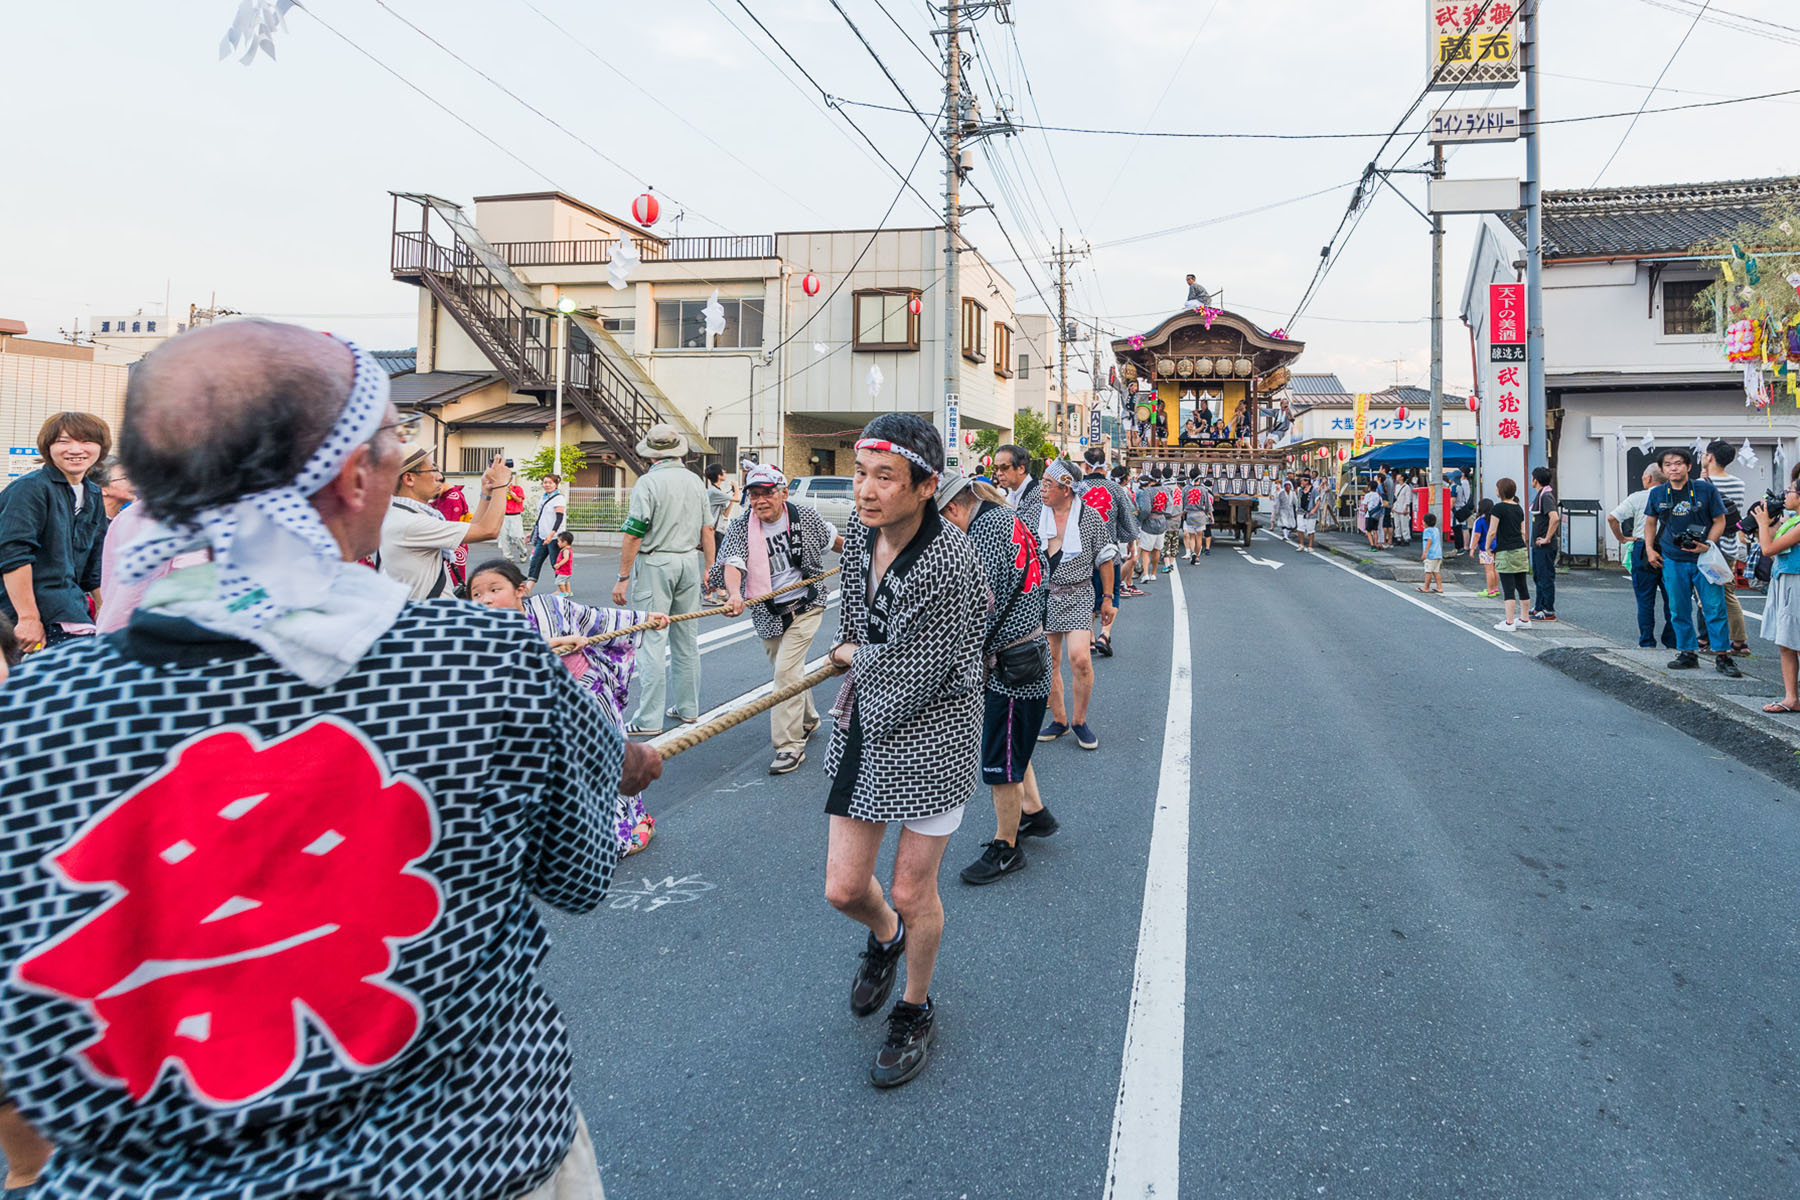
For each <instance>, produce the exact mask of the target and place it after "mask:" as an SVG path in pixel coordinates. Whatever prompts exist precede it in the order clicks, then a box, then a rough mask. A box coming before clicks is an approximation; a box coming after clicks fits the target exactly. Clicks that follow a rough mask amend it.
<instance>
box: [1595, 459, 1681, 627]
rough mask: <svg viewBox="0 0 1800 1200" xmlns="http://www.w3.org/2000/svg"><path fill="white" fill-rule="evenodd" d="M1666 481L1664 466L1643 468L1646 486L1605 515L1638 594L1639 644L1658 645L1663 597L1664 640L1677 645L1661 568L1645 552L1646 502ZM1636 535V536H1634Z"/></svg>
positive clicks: (1635, 592) (1632, 585) (1632, 584)
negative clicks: (1658, 600) (1658, 615)
mask: <svg viewBox="0 0 1800 1200" xmlns="http://www.w3.org/2000/svg"><path fill="white" fill-rule="evenodd" d="M1662 481H1663V473H1662V468H1661V467H1658V466H1649V467H1645V468H1644V475H1643V480H1642V482H1643V485H1644V486H1643V487H1642V488H1640V489H1639V490H1637V491H1635V492H1633V493H1631V495H1629V496H1627V497H1625V500H1624V502H1623V503H1621V504H1620V505H1619V507H1617V508H1615V509H1613V510H1612V511H1611V512H1610V513H1608V514H1607V515H1606V523H1607V525H1609V526H1611V528H1612V535H1613V536H1614V537H1615V538H1617V539H1619V544H1620V545H1621V546H1623V547H1625V569H1626V571H1628V572H1630V574H1631V590H1632V592H1633V593H1634V594H1635V595H1636V596H1637V620H1638V646H1639V647H1640V648H1642V649H1646V650H1649V649H1654V648H1655V647H1656V597H1657V596H1658V595H1659V594H1660V595H1661V596H1662V601H1663V632H1662V644H1663V645H1664V646H1666V647H1668V648H1669V649H1670V650H1673V649H1674V648H1675V628H1674V625H1673V623H1672V622H1671V621H1670V619H1669V594H1668V593H1667V592H1665V591H1663V583H1662V571H1661V570H1660V569H1658V568H1655V567H1652V566H1651V565H1650V563H1649V560H1648V558H1647V555H1646V550H1645V547H1644V539H1643V537H1642V534H1643V530H1642V529H1641V528H1640V527H1641V526H1642V525H1643V523H1644V506H1645V505H1646V504H1647V503H1648V502H1649V500H1650V489H1651V488H1654V487H1655V486H1656V485H1657V484H1659V483H1661V482H1662ZM1634 539H1635V540H1634Z"/></svg>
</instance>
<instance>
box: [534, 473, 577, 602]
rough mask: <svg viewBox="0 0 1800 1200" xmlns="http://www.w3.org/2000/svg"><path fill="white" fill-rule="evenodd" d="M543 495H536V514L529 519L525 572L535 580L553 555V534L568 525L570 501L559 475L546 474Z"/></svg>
mask: <svg viewBox="0 0 1800 1200" xmlns="http://www.w3.org/2000/svg"><path fill="white" fill-rule="evenodd" d="M543 487H544V494H543V495H541V496H539V497H538V502H537V510H536V511H537V515H536V516H535V517H533V518H532V521H531V540H532V547H531V563H530V565H528V566H527V567H526V568H525V573H526V574H527V575H529V576H531V578H532V581H533V582H536V581H537V580H538V579H539V578H540V577H541V576H542V575H543V573H544V564H545V563H547V562H549V561H550V559H551V558H552V557H553V556H554V555H555V554H556V535H557V534H559V533H561V532H562V531H563V530H564V529H566V528H568V524H569V521H568V509H569V501H568V498H567V497H566V496H564V495H563V493H562V476H561V475H546V476H544V481H543Z"/></svg>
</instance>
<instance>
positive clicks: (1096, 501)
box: [1081, 484, 1113, 521]
mask: <svg viewBox="0 0 1800 1200" xmlns="http://www.w3.org/2000/svg"><path fill="white" fill-rule="evenodd" d="M1081 502H1082V503H1083V504H1085V505H1087V506H1088V507H1089V508H1091V509H1093V510H1094V511H1095V512H1097V513H1099V514H1100V519H1101V520H1103V521H1111V520H1112V508H1113V499H1112V493H1111V492H1110V491H1108V490H1107V489H1106V488H1104V487H1101V486H1100V485H1098V484H1096V485H1095V486H1093V487H1091V488H1089V489H1088V490H1087V491H1085V492H1083V493H1082V494H1081Z"/></svg>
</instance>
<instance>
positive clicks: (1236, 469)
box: [1112, 304, 1306, 546]
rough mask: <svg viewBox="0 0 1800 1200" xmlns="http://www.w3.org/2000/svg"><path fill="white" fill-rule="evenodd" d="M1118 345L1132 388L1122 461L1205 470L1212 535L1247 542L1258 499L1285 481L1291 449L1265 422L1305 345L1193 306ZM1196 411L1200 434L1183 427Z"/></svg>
mask: <svg viewBox="0 0 1800 1200" xmlns="http://www.w3.org/2000/svg"><path fill="white" fill-rule="evenodd" d="M1112 348H1113V360H1114V362H1115V363H1116V364H1117V366H1118V371H1119V378H1120V380H1121V382H1122V384H1123V385H1124V388H1125V398H1126V417H1127V420H1128V422H1129V423H1130V432H1129V433H1128V435H1127V437H1126V438H1125V441H1126V447H1125V462H1126V465H1127V466H1128V467H1129V468H1130V470H1131V472H1132V475H1133V477H1136V476H1137V475H1139V474H1142V473H1143V472H1144V471H1146V470H1153V471H1154V470H1160V469H1161V468H1162V467H1165V466H1167V467H1171V468H1173V470H1174V471H1175V473H1176V474H1178V475H1181V476H1183V477H1185V476H1186V475H1187V473H1188V472H1189V471H1190V470H1194V469H1198V470H1199V472H1200V474H1201V476H1202V477H1203V478H1205V479H1209V480H1212V481H1213V492H1214V495H1215V496H1216V497H1217V501H1216V504H1215V506H1214V510H1213V527H1214V530H1215V532H1216V533H1218V534H1221V535H1223V534H1225V533H1227V532H1235V533H1236V534H1237V535H1238V537H1239V538H1240V539H1242V541H1243V544H1244V545H1246V546H1247V545H1249V544H1250V535H1251V534H1252V533H1254V532H1255V529H1256V524H1255V514H1256V507H1257V502H1258V501H1259V500H1260V499H1261V498H1262V497H1265V496H1272V495H1273V494H1274V492H1275V489H1276V488H1278V487H1280V486H1281V482H1280V481H1281V479H1282V477H1283V476H1284V475H1286V474H1287V471H1288V469H1289V467H1290V466H1291V463H1290V458H1291V456H1292V453H1293V452H1292V451H1290V450H1278V449H1275V448H1273V446H1272V445H1271V444H1270V443H1272V442H1273V440H1274V439H1273V438H1272V437H1271V436H1270V435H1269V434H1268V432H1267V431H1266V430H1265V425H1266V424H1267V422H1266V421H1265V419H1264V418H1265V416H1266V415H1267V414H1269V413H1270V412H1272V410H1273V408H1274V406H1275V399H1274V397H1275V394H1276V393H1277V392H1279V391H1280V390H1281V389H1283V388H1285V387H1286V386H1287V384H1288V381H1289V379H1290V377H1291V372H1292V367H1293V363H1294V361H1295V360H1296V359H1298V358H1299V357H1300V355H1301V354H1302V353H1303V352H1304V351H1305V350H1306V345H1305V343H1303V342H1297V341H1294V340H1293V339H1292V338H1289V337H1288V336H1287V334H1286V333H1285V332H1283V331H1282V330H1279V329H1276V330H1263V329H1260V328H1258V327H1257V325H1256V324H1255V323H1254V322H1252V321H1251V320H1249V318H1247V317H1242V316H1239V315H1238V314H1237V313H1233V312H1227V311H1225V310H1224V309H1219V308H1211V307H1208V306H1206V305H1202V304H1195V305H1191V306H1189V307H1188V308H1185V309H1183V310H1182V311H1181V312H1178V313H1176V314H1175V315H1174V316H1172V317H1169V318H1168V319H1167V320H1165V321H1163V322H1162V323H1161V324H1160V325H1158V326H1156V328H1154V329H1152V330H1150V331H1148V332H1147V333H1142V334H1136V335H1133V336H1131V337H1127V338H1120V339H1119V340H1117V341H1115V342H1113V344H1112ZM1193 417H1199V418H1200V419H1201V421H1202V422H1203V426H1202V428H1203V432H1202V433H1200V434H1199V435H1194V434H1192V433H1187V432H1184V429H1183V426H1184V425H1186V424H1187V423H1188V421H1189V419H1190V418H1193Z"/></svg>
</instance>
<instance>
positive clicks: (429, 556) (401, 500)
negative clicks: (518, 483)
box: [376, 446, 512, 600]
mask: <svg viewBox="0 0 1800 1200" xmlns="http://www.w3.org/2000/svg"><path fill="white" fill-rule="evenodd" d="M511 485H512V468H511V467H509V466H507V465H506V463H505V462H504V461H503V460H502V459H501V457H500V455H498V454H496V455H494V460H493V461H492V462H490V463H489V464H488V468H487V470H485V471H483V472H482V473H481V498H480V500H478V501H477V502H476V504H475V513H474V516H473V517H472V518H471V519H470V520H467V521H446V520H445V519H444V514H442V513H440V512H439V511H438V510H437V509H435V508H433V507H432V506H431V502H432V501H433V500H435V499H437V494H438V493H439V492H441V491H442V490H443V489H444V473H443V471H441V470H439V469H438V465H437V463H436V462H435V461H433V459H432V454H431V447H429V446H414V447H412V448H411V449H410V450H408V451H407V452H406V456H405V458H403V459H402V460H401V462H400V478H399V479H398V480H397V481H395V483H394V502H393V503H392V504H390V505H388V510H387V516H386V517H384V518H383V519H382V522H381V552H380V554H379V555H378V557H377V558H376V563H377V565H378V566H379V567H380V569H381V573H382V574H383V575H389V576H392V577H393V578H395V579H397V580H399V581H400V582H401V583H403V584H405V585H406V589H407V593H408V596H407V598H408V599H411V600H435V599H437V598H438V597H439V596H448V595H450V594H451V583H450V565H449V562H448V560H447V559H446V557H445V556H446V555H447V554H450V553H452V552H454V551H455V550H456V548H457V547H458V546H462V545H469V544H473V543H475V542H491V541H493V540H494V538H495V537H497V536H498V535H499V533H500V526H501V523H502V522H503V521H504V520H505V516H506V493H507V489H508V488H509V487H510V486H511Z"/></svg>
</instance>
